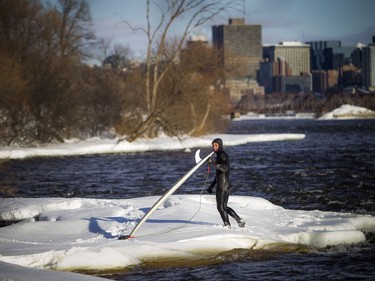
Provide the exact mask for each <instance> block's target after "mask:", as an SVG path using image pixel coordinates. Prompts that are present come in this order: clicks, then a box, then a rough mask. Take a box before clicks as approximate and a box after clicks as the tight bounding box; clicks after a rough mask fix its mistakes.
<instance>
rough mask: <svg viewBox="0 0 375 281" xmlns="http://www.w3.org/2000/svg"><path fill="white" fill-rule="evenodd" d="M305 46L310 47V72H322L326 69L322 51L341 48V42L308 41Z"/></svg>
mask: <svg viewBox="0 0 375 281" xmlns="http://www.w3.org/2000/svg"><path fill="white" fill-rule="evenodd" d="M306 44H308V45H310V47H311V70H322V69H325V70H327V68H326V65H327V62H326V56H325V53H324V50H325V49H327V48H339V47H341V41H338V40H331V41H310V42H306Z"/></svg>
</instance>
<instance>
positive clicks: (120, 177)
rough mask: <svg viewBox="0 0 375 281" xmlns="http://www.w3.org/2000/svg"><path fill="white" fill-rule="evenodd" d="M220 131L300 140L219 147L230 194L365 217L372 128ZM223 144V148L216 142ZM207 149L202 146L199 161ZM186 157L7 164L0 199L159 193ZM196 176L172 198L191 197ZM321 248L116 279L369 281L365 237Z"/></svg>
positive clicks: (314, 125)
mask: <svg viewBox="0 0 375 281" xmlns="http://www.w3.org/2000/svg"><path fill="white" fill-rule="evenodd" d="M229 133H234V134H260V133H303V134H306V138H305V139H304V140H299V141H278V142H263V143H262V142H260V143H248V144H245V145H241V146H235V147H227V148H226V151H227V152H228V153H229V155H230V157H231V160H232V162H231V163H232V170H231V172H232V182H233V185H234V187H235V190H234V191H233V194H235V195H248V196H259V197H262V198H265V199H267V200H269V201H271V202H272V203H274V204H277V205H280V206H283V207H284V208H289V209H301V210H315V209H318V210H323V211H337V212H352V213H356V214H371V215H375V204H374V202H375V120H355V121H349V120H348V121H336V120H335V121H317V120H249V121H239V122H233V124H232V126H231V128H230V131H229ZM224 145H225V140H224ZM209 151H210V149H209V148H202V155H205V154H207V153H208V152H209ZM193 154H194V152H191V153H186V152H181V151H178V152H147V153H137V154H116V155H95V156H85V157H81V156H80V157H63V158H35V159H27V160H17V161H8V162H7V163H6V164H3V166H2V169H1V174H0V176H1V178H0V184H1V186H2V192H3V193H2V195H3V196H5V197H13V196H23V197H93V198H130V197H140V196H148V195H160V194H162V193H164V191H165V190H167V189H169V188H170V187H171V186H172V185H173V184H174V183H175V182H176V181H177V180H178V179H179V178H180V177H181V176H182V175H184V174H185V173H186V172H187V171H188V170H189V169H190V168H191V167H192V166H193V165H194V159H193ZM204 173H205V171H204V169H203V170H202V169H201V170H199V171H198V172H197V173H196V174H194V176H193V177H192V178H191V179H189V180H188V181H187V182H186V183H185V184H184V185H183V186H182V187H181V188H180V189H179V190H178V191H177V193H199V192H200V190H201V188H202V185H203V182H204V177H205V174H204ZM367 237H368V241H367V242H365V243H362V244H360V245H354V246H338V247H332V248H327V249H323V250H316V249H309V251H305V250H297V249H296V250H294V251H290V252H285V251H277V250H275V251H247V250H241V251H232V252H230V253H224V254H222V255H218V256H216V257H212V258H211V259H210V260H207V261H205V262H203V263H201V264H199V265H192V264H186V265H182V266H171V267H167V268H165V265H164V266H163V268H160V266H158V265H157V264H156V265H155V264H148V265H143V266H138V267H135V268H132V269H130V270H128V271H126V272H122V273H116V274H105V277H107V278H112V279H116V280H224V279H227V280H375V261H374V260H375V238H374V235H373V234H371V235H370V234H367Z"/></svg>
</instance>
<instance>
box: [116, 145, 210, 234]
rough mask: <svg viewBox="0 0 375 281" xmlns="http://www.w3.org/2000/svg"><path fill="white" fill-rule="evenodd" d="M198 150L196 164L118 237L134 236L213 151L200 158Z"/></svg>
mask: <svg viewBox="0 0 375 281" xmlns="http://www.w3.org/2000/svg"><path fill="white" fill-rule="evenodd" d="M199 153H200V150H197V152H196V153H195V161H196V163H197V164H196V165H195V166H194V167H193V168H192V169H191V170H190V171H189V172H187V173H186V174H185V175H184V176H183V177H182V178H181V179H180V180H179V181H178V182H177V183H176V184H175V185H174V186H173V187H172V188H171V189H169V190H168V191H167V192H166V193H165V194H164V195H163V196H162V197H160V199H159V200H158V201H156V203H155V204H154V205H153V206H152V207H151V209H150V210H149V211H148V212H147V213H146V214H145V215H144V216H143V218H142V219H141V220H140V221H139V223H138V224H137V225H136V226H135V227H134V229H133V230H132V232H131V233H130V234H129V235H125V236H120V237H119V239H128V238H134V233H135V232H136V231H137V230H138V229H139V228H140V226H141V225H142V224H143V223H144V222H145V221H146V220H147V219H148V218H149V217H150V216H151V214H152V213H153V212H154V211H155V210H156V209H157V208H158V207H159V206H160V205H161V204H162V203H163V202H164V201H165V200H166V199H167V198H168V197H169V196H170V195H171V194H172V193H173V192H175V191H176V190H177V189H178V188H179V187H180V186H181V185H182V184H183V183H184V182H185V181H186V180H187V179H188V178H189V177H190V176H191V175H192V174H193V173H194V172H195V171H196V170H198V168H199V167H200V166H202V164H203V163H205V162H206V161H207V160H208V158H210V157H211V155H212V154H213V153H214V152H211V153H210V154H209V155H207V156H206V157H205V158H203V159H201V158H200V156H199Z"/></svg>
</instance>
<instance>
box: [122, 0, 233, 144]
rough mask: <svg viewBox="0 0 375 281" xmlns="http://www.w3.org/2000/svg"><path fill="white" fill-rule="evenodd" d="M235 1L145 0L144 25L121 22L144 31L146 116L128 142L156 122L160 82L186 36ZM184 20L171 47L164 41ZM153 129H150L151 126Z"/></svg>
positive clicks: (162, 100) (161, 101)
mask: <svg viewBox="0 0 375 281" xmlns="http://www.w3.org/2000/svg"><path fill="white" fill-rule="evenodd" d="M239 5H240V3H239V1H225V2H224V1H221V0H210V1H207V0H165V1H151V0H147V1H146V21H147V25H146V28H136V27H133V26H132V25H131V24H130V23H129V22H127V21H125V23H127V24H128V26H129V27H130V28H132V29H133V30H139V31H142V32H144V34H145V35H146V36H147V43H148V44H147V54H146V70H145V82H144V84H145V90H146V105H147V113H146V114H147V117H146V118H144V119H143V120H142V121H141V122H140V123H139V125H138V127H137V128H136V130H135V131H134V132H133V133H132V134H130V135H129V136H128V137H127V140H128V141H134V140H135V139H136V138H138V137H140V136H143V135H144V134H147V132H149V131H150V129H152V128H153V127H154V126H155V124H156V126H157V124H158V123H159V121H160V118H161V116H162V114H163V112H164V111H165V110H166V109H167V106H168V103H166V102H165V95H163V93H161V91H160V90H161V85H162V82H163V80H164V79H166V75H167V74H168V73H171V69H173V67H174V65H175V64H176V62H177V60H178V55H179V53H180V51H181V49H182V48H183V45H184V42H185V40H186V38H187V36H188V35H189V34H190V33H191V32H192V31H193V30H195V29H196V28H198V27H200V26H202V25H204V24H207V23H208V22H210V21H211V20H212V19H213V18H214V17H215V16H218V15H221V14H223V13H228V12H229V11H230V10H232V9H237V8H238V7H239ZM155 11H158V12H159V13H158V14H159V15H160V18H159V20H158V22H157V24H156V25H154V26H153V25H152V22H154V21H152V20H151V16H152V15H155V14H156V13H155ZM182 18H184V19H186V23H185V25H184V29H183V31H182V33H181V37H180V38H178V39H176V38H175V39H174V40H173V44H172V45H173V48H171V46H172V45H171V44H168V40H170V37H171V36H170V34H171V33H172V32H173V28H174V26H175V25H176V23H178V21H180V22H181V19H182ZM178 95H179V91H174V92H172V93H170V94H169V95H168V99H169V100H173V99H174V98H178ZM152 130H153V131H154V129H152Z"/></svg>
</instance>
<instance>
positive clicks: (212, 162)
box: [208, 156, 214, 165]
mask: <svg viewBox="0 0 375 281" xmlns="http://www.w3.org/2000/svg"><path fill="white" fill-rule="evenodd" d="M208 164H209V165H212V164H214V160H213V159H212V156H211V157H210V158H208Z"/></svg>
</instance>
